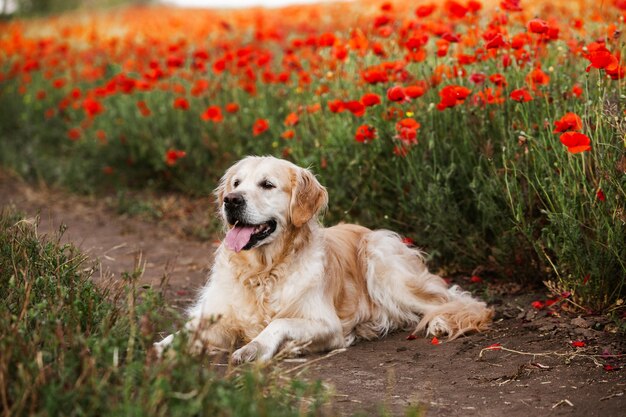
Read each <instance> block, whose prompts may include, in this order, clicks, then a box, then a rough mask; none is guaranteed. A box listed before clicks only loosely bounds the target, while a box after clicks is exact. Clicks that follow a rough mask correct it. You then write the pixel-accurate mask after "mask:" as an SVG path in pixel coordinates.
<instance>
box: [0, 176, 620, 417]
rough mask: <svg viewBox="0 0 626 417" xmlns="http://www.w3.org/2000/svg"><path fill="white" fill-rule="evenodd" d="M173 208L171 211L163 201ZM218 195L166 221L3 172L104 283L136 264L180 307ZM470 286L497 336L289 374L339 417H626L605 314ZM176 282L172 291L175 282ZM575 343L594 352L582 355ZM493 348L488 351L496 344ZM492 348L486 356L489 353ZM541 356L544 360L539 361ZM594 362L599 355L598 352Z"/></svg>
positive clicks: (10, 187) (24, 207) (299, 364)
mask: <svg viewBox="0 0 626 417" xmlns="http://www.w3.org/2000/svg"><path fill="white" fill-rule="evenodd" d="M163 202H164V203H163ZM210 205H211V203H210V200H209V199H208V198H207V199H197V200H189V199H184V198H182V197H180V196H165V197H162V199H161V205H160V207H162V208H163V207H165V209H164V210H161V215H160V216H159V219H158V220H155V219H154V218H150V219H145V218H142V217H141V216H139V217H138V216H129V215H121V214H119V213H118V212H117V211H116V210H115V209H114V208H113V206H114V204H112V203H111V201H110V200H107V199H106V198H87V197H78V196H75V195H72V194H69V193H66V192H62V191H58V190H50V189H47V188H45V187H33V186H31V185H28V184H25V183H23V182H22V181H20V180H18V179H16V178H15V177H13V176H12V175H9V174H7V173H3V172H0V208H1V207H5V206H14V207H16V208H17V209H18V210H19V211H21V212H22V213H25V214H26V215H27V216H31V217H34V216H37V215H38V216H39V218H40V226H39V233H40V234H42V233H44V234H49V235H51V236H52V235H54V234H55V232H56V231H58V230H59V228H60V227H61V226H62V225H66V231H65V233H64V236H63V240H64V241H67V242H72V243H73V244H74V245H76V246H78V247H79V248H80V249H81V250H82V251H83V252H85V253H86V254H87V255H88V256H89V257H90V258H91V259H92V260H94V261H95V262H96V263H97V265H98V272H97V273H96V274H95V275H94V279H96V280H98V279H105V278H106V279H109V278H110V277H112V278H113V279H121V278H122V276H123V274H124V273H125V272H129V271H132V270H133V269H134V268H135V266H136V265H137V264H139V265H141V266H142V267H143V268H144V272H143V275H142V277H141V278H140V282H141V283H142V284H148V285H153V286H156V287H162V288H163V289H164V291H165V295H166V298H167V299H168V301H169V302H170V303H172V305H174V306H177V307H179V308H181V307H185V306H187V305H188V304H189V303H190V302H191V301H192V299H193V297H194V294H195V291H196V289H197V288H199V287H200V286H201V285H202V284H203V283H204V281H205V279H206V275H207V272H208V268H209V267H210V264H211V256H212V253H213V251H214V250H215V247H216V245H217V244H219V242H218V241H216V240H214V239H208V240H204V241H201V240H199V239H197V238H194V237H193V236H192V235H193V233H189V230H190V228H189V224H190V223H193V224H196V223H198V222H200V221H202V220H198V219H201V218H205V219H206V217H208V216H210V215H211V211H212V209H211V207H210ZM457 281H459V283H460V284H461V285H462V286H463V287H465V288H467V289H470V290H473V291H475V292H476V293H477V294H478V295H479V296H484V295H486V294H487V295H488V297H489V302H490V303H491V304H492V305H493V307H494V308H495V309H496V319H495V322H494V324H493V326H492V329H491V330H489V331H487V332H485V333H481V334H473V335H470V336H467V337H462V338H459V339H456V340H453V341H445V340H441V341H439V343H438V344H433V341H432V340H431V339H430V338H423V337H418V338H417V339H414V340H408V339H407V336H408V335H409V333H408V332H398V333H394V334H391V335H389V336H387V337H385V338H383V339H381V340H377V341H370V342H359V343H357V344H356V345H354V346H351V347H350V348H348V349H346V350H345V351H342V352H337V353H335V354H332V353H331V354H326V355H310V356H305V357H302V358H295V359H287V360H285V361H284V362H283V363H282V364H280V365H279V366H281V367H282V368H284V369H285V370H289V369H291V372H290V373H289V375H299V376H300V377H304V378H308V379H313V380H316V379H320V380H322V381H323V382H324V384H326V385H327V386H329V387H331V390H332V392H333V393H334V394H333V402H332V405H331V406H330V409H329V414H342V415H352V414H354V413H357V412H358V413H361V414H362V415H372V414H377V413H379V412H380V411H381V410H384V411H385V412H387V413H390V414H392V415H402V414H403V413H404V412H405V410H406V409H407V407H409V406H412V407H419V408H420V409H421V410H422V411H424V414H425V415H426V416H458V415H463V416H485V417H488V416H503V415H507V416H508V417H515V416H524V417H525V416H527V415H548V414H550V415H556V416H561V415H567V416H602V417H613V416H615V417H617V416H624V415H626V394H625V393H626V370H625V369H624V366H625V365H626V359H625V358H624V357H623V356H621V355H623V354H624V353H626V338H625V337H624V335H623V334H620V333H619V332H617V327H616V326H615V324H614V323H612V322H611V321H610V320H609V319H608V318H607V317H606V316H592V315H588V314H581V312H582V311H581V310H577V309H575V308H573V307H572V305H571V303H570V302H569V301H568V300H567V299H564V300H561V301H560V302H559V303H558V307H557V308H553V310H555V311H556V312H557V313H556V314H554V315H552V314H550V312H549V310H548V309H545V308H544V309H536V308H534V307H533V306H532V305H531V303H532V302H533V301H537V300H546V298H547V295H546V291H545V289H544V290H542V289H539V290H529V289H527V288H523V287H521V286H519V285H515V284H511V283H498V282H478V283H471V282H470V281H469V280H468V279H464V278H463V277H461V278H458V279H457ZM166 283H167V285H166ZM573 341H582V342H584V346H581V347H574V346H572V342H573ZM494 344H500V345H497V346H495V347H494V348H493V349H491V350H483V349H484V348H486V347H488V346H491V345H494ZM481 352H482V354H481ZM533 353H534V354H533ZM594 355H595V356H594Z"/></svg>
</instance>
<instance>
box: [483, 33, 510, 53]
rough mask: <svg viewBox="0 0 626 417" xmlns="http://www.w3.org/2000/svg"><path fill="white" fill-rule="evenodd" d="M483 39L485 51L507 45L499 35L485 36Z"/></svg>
mask: <svg viewBox="0 0 626 417" xmlns="http://www.w3.org/2000/svg"><path fill="white" fill-rule="evenodd" d="M483 39H485V41H486V43H485V48H487V49H497V48H501V47H503V46H506V45H507V42H506V39H504V36H503V35H502V34H501V33H493V34H485V35H483Z"/></svg>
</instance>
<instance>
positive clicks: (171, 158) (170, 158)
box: [165, 149, 187, 166]
mask: <svg viewBox="0 0 626 417" xmlns="http://www.w3.org/2000/svg"><path fill="white" fill-rule="evenodd" d="M185 155H187V152H185V151H180V150H177V149H170V150H168V151H167V152H165V164H167V166H174V165H175V164H176V161H178V160H179V159H180V158H184V157H185Z"/></svg>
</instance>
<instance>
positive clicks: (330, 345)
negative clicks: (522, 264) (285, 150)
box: [155, 156, 493, 363]
mask: <svg viewBox="0 0 626 417" xmlns="http://www.w3.org/2000/svg"><path fill="white" fill-rule="evenodd" d="M215 195H216V199H217V204H218V207H219V212H220V215H221V217H222V219H223V221H224V225H225V231H226V235H225V238H224V240H223V242H222V243H221V245H220V246H219V248H218V249H217V251H216V254H215V262H214V265H213V267H212V269H211V272H210V276H209V279H208V281H207V283H206V285H205V286H204V287H203V288H202V289H201V291H200V294H199V297H198V299H197V302H195V304H194V305H193V306H192V307H191V308H190V309H189V311H188V314H189V320H188V322H187V323H186V325H185V328H186V330H187V331H188V332H189V334H191V335H192V336H193V337H192V342H191V343H190V348H191V349H192V350H202V349H206V348H217V349H233V347H235V346H237V344H239V346H241V344H242V343H243V346H241V347H240V348H239V349H237V350H235V351H234V353H232V356H231V360H232V361H233V362H234V363H242V362H248V361H254V360H260V361H267V360H269V359H271V358H272V357H273V356H274V355H276V354H277V352H279V350H280V349H281V347H282V346H284V345H285V344H286V343H287V342H292V343H293V344H296V345H300V346H305V347H306V348H305V351H306V352H314V351H328V350H333V349H337V348H344V347H347V346H350V345H352V344H353V343H354V342H355V341H357V340H360V339H367V340H370V339H375V338H379V337H382V336H384V335H386V334H387V333H389V332H390V331H393V330H398V329H406V328H413V329H414V333H413V334H415V333H416V332H419V331H422V330H425V332H426V334H427V335H434V336H440V337H441V336H443V335H448V337H449V338H450V339H454V338H456V337H458V336H460V335H462V334H464V333H467V332H470V331H483V330H485V329H487V328H488V326H489V324H490V322H491V319H492V316H493V310H492V309H490V308H487V306H486V304H485V303H484V302H481V301H478V300H476V299H474V298H473V297H472V296H471V295H470V294H469V293H467V292H463V291H462V290H461V289H460V288H459V287H457V286H452V287H449V286H448V285H447V284H446V282H445V281H444V280H443V279H442V278H440V277H439V276H437V275H434V274H432V273H430V272H429V271H428V269H427V267H426V265H425V262H424V259H423V256H422V253H421V252H420V251H419V250H417V249H415V248H412V247H409V246H407V245H406V244H405V243H404V242H403V241H402V239H401V238H400V236H399V235H398V234H396V233H393V232H391V231H388V230H370V229H368V228H365V227H363V226H358V225H355V224H339V225H337V226H333V227H328V228H325V227H323V226H322V225H321V224H320V221H319V216H320V213H322V212H323V211H324V209H325V208H326V206H327V204H328V193H327V191H326V189H325V188H324V187H323V186H322V185H321V184H320V183H319V182H318V180H317V179H316V177H315V176H314V175H313V174H312V172H311V171H309V170H308V169H304V168H301V167H298V166H297V165H295V164H293V163H291V162H288V161H286V160H282V159H277V158H274V157H258V156H249V157H246V158H244V159H242V160H240V161H239V162H237V163H236V164H235V165H233V166H232V167H231V168H229V169H228V170H227V171H226V173H225V175H224V176H223V178H222V179H221V181H220V183H219V185H218V187H217V189H216V191H215ZM173 337H174V335H170V336H168V337H166V338H165V339H163V340H162V341H161V342H158V343H156V344H155V347H156V349H157V351H158V352H159V354H160V353H161V352H162V351H163V349H165V348H166V347H167V346H168V345H169V344H170V343H172V340H173Z"/></svg>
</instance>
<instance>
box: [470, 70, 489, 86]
mask: <svg viewBox="0 0 626 417" xmlns="http://www.w3.org/2000/svg"><path fill="white" fill-rule="evenodd" d="M486 79H487V76H486V75H485V74H483V73H482V72H475V73H474V74H472V75H470V76H469V80H470V81H471V82H473V83H474V84H482V83H484V82H485V80H486Z"/></svg>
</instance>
